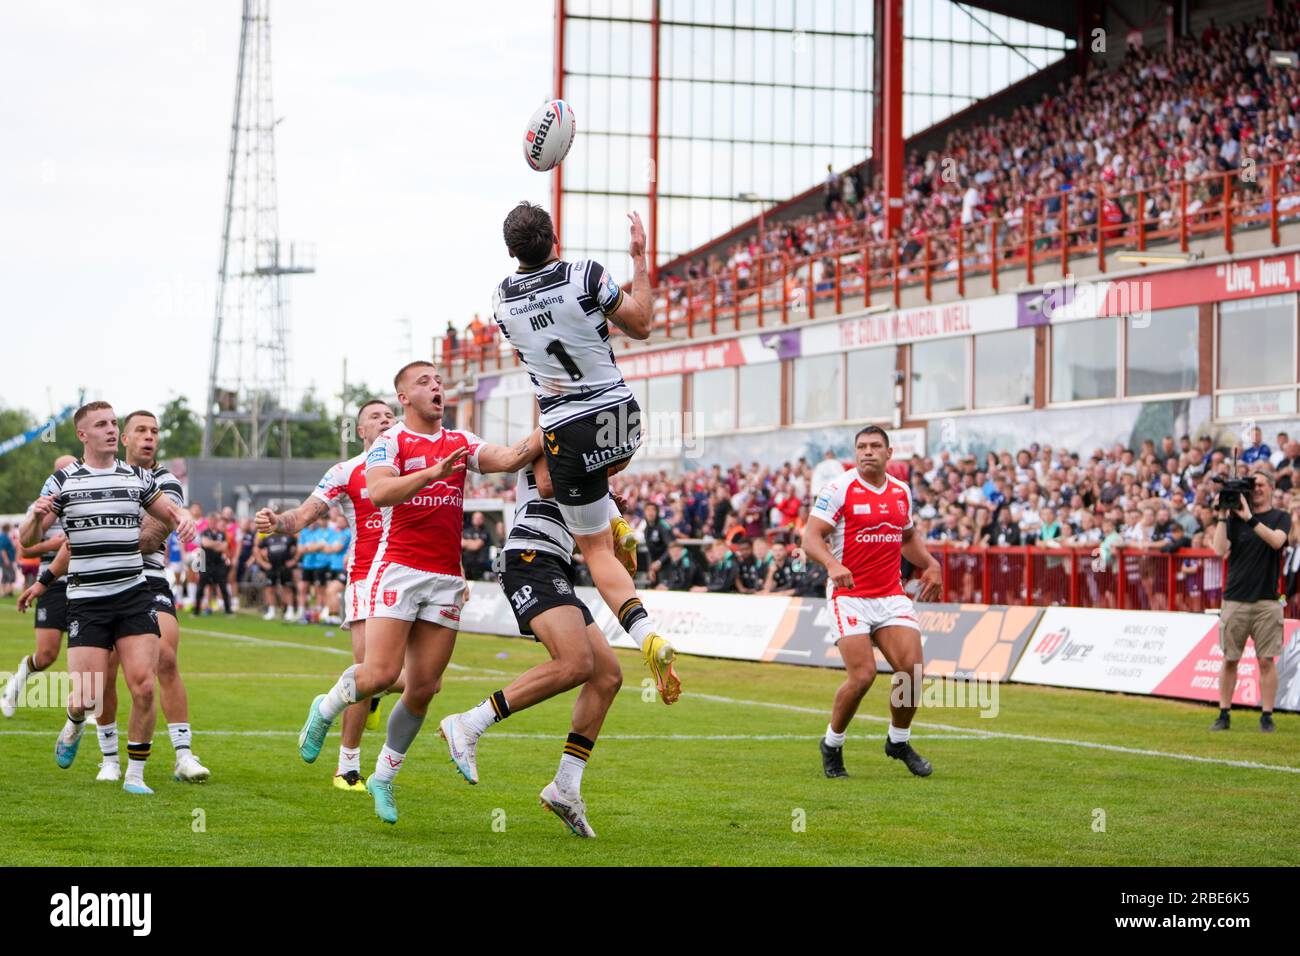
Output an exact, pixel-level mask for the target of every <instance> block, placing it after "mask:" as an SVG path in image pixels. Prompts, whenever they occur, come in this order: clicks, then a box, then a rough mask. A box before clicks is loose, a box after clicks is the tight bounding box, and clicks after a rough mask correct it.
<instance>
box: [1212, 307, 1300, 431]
mask: <svg viewBox="0 0 1300 956" xmlns="http://www.w3.org/2000/svg"><path fill="white" fill-rule="evenodd" d="M1217 333H1218V356H1219V360H1218V368H1217V382H1216V390H1217V395H1216V398H1215V415H1216V417H1217V418H1257V417H1259V416H1264V415H1294V414H1295V412H1296V407H1297V406H1296V391H1295V383H1296V380H1297V369H1296V302H1295V296H1293V295H1275V296H1266V297H1262V298H1258V299H1245V300H1241V301H1237V302H1221V303H1219V322H1218V329H1217ZM1268 386H1290V387H1289V388H1276V387H1274V388H1269V387H1268Z"/></svg>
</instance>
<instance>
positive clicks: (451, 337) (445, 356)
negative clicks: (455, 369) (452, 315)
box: [442, 319, 460, 364]
mask: <svg viewBox="0 0 1300 956" xmlns="http://www.w3.org/2000/svg"><path fill="white" fill-rule="evenodd" d="M459 348H460V339H459V338H458V336H457V335H456V326H455V325H453V324H452V322H451V319H448V320H447V331H446V332H444V333H443V336H442V361H443V364H450V363H451V360H452V357H453V356H454V355H455V354H456V352H457V350H458V349H459Z"/></svg>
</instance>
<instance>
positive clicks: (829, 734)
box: [822, 724, 848, 747]
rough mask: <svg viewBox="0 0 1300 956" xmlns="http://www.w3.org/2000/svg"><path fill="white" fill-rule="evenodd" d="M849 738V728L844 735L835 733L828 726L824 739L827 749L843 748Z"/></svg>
mask: <svg viewBox="0 0 1300 956" xmlns="http://www.w3.org/2000/svg"><path fill="white" fill-rule="evenodd" d="M847 737H848V728H845V731H844V733H842V734H837V733H836V732H835V731H833V730H831V725H830V724H827V725H826V736H825V737H823V738H822V739H823V740H825V741H826V746H827V747H843V746H844V741H845V739H846V738H847Z"/></svg>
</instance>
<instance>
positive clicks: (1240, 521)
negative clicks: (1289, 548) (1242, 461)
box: [1210, 471, 1291, 733]
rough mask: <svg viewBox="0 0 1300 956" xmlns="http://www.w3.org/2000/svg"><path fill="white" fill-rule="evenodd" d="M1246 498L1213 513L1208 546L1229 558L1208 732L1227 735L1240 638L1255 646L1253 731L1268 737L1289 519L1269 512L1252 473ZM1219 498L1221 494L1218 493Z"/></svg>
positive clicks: (1263, 489) (1261, 483) (1268, 498)
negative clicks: (1257, 709)
mask: <svg viewBox="0 0 1300 956" xmlns="http://www.w3.org/2000/svg"><path fill="white" fill-rule="evenodd" d="M1245 480H1246V481H1250V482H1252V483H1253V484H1252V485H1251V492H1250V497H1249V499H1247V497H1246V494H1245V493H1244V492H1243V493H1242V495H1241V496H1240V498H1239V500H1238V502H1237V506H1236V508H1228V509H1225V508H1222V507H1220V508H1219V513H1220V515H1222V516H1223V517H1225V518H1226V519H1227V520H1225V521H1220V522H1219V523H1218V526H1217V527H1216V528H1215V530H1214V536H1213V538H1212V539H1211V544H1212V546H1213V548H1214V553H1215V554H1217V555H1219V556H1220V557H1222V556H1224V555H1228V554H1231V560H1230V561H1229V562H1228V582H1227V586H1226V587H1225V588H1224V591H1223V610H1222V611H1221V612H1220V613H1219V646H1220V647H1221V648H1222V649H1223V672H1222V673H1221V674H1220V675H1219V719H1218V720H1216V721H1215V722H1214V725H1213V726H1212V727H1211V728H1210V729H1211V730H1227V729H1228V726H1229V713H1230V711H1231V709H1232V695H1233V693H1234V692H1235V691H1236V689H1237V662H1238V661H1239V660H1241V655H1242V652H1243V651H1245V649H1246V638H1247V637H1251V638H1253V639H1254V641H1255V657H1256V658H1257V659H1258V661H1259V689H1260V699H1261V705H1262V713H1261V714H1260V717H1259V729H1260V730H1262V731H1264V732H1265V733H1271V732H1272V731H1273V729H1274V727H1273V700H1274V698H1275V697H1276V695H1277V668H1276V666H1275V664H1274V660H1273V659H1274V658H1275V657H1277V656H1278V655H1279V654H1281V653H1282V604H1281V602H1280V601H1279V600H1278V598H1279V595H1278V586H1277V583H1278V578H1279V576H1280V572H1281V567H1280V564H1281V557H1282V548H1284V547H1285V546H1286V542H1287V536H1288V534H1289V532H1290V531H1291V516H1290V515H1288V514H1287V513H1286V512H1285V511H1282V510H1281V509H1280V508H1274V507H1272V500H1273V478H1272V476H1271V475H1269V474H1267V473H1265V472H1262V471H1261V472H1257V473H1256V474H1255V475H1254V476H1252V477H1250V478H1247V479H1245ZM1220 494H1221V495H1222V493H1220Z"/></svg>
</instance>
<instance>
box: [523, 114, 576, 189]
mask: <svg viewBox="0 0 1300 956" xmlns="http://www.w3.org/2000/svg"><path fill="white" fill-rule="evenodd" d="M577 132H578V127H577V124H575V123H574V121H573V109H572V108H571V107H570V106H569V104H568V103H566V102H564V100H547V101H546V102H545V103H543V104H542V105H541V106H539V107H537V112H535V113H534V114H533V118H532V119H530V120H529V121H528V129H527V130H526V131H525V132H524V159H526V160H527V161H528V165H529V166H531V167H532V168H533V169H535V170H537V171H538V172H539V173H544V172H546V171H547V170H551V169H554V168H555V167H556V166H558V165H560V163H562V162H564V157H565V156H567V155H568V153H569V147H570V146H572V145H573V137H574V135H575V134H576V133H577Z"/></svg>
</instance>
